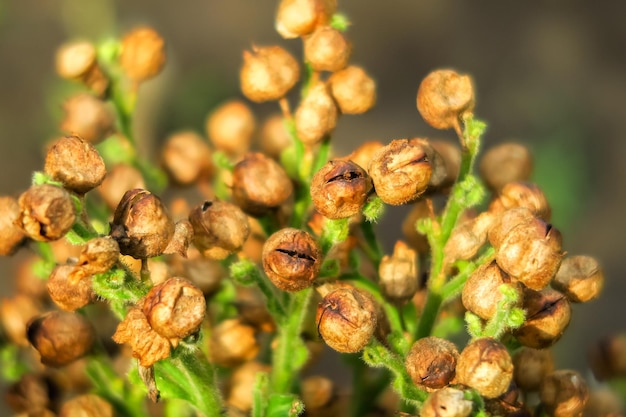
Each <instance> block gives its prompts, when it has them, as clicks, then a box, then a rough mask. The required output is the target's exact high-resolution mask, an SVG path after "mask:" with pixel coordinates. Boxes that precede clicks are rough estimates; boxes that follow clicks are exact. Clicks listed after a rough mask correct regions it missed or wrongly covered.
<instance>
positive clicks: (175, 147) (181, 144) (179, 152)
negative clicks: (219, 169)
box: [161, 131, 214, 185]
mask: <svg viewBox="0 0 626 417" xmlns="http://www.w3.org/2000/svg"><path fill="white" fill-rule="evenodd" d="M161 159H162V161H163V166H164V167H165V170H166V171H167V173H168V174H169V177H170V178H171V179H172V180H173V181H174V182H175V183H177V184H181V185H189V184H193V183H194V182H196V181H198V180H206V179H208V178H209V177H210V176H211V173H212V172H213V170H214V167H213V162H212V160H211V150H210V149H209V145H208V144H207V143H206V142H205V141H204V139H202V137H201V136H200V135H198V134H197V133H195V132H192V131H184V132H178V133H174V134H173V135H170V136H169V137H168V138H167V140H166V142H165V145H164V146H163V151H162V153H161Z"/></svg>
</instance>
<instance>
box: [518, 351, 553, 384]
mask: <svg viewBox="0 0 626 417" xmlns="http://www.w3.org/2000/svg"><path fill="white" fill-rule="evenodd" d="M552 371H554V360H553V358H552V353H551V352H550V350H549V349H532V348H528V347H522V348H521V349H519V350H518V351H517V352H515V354H514V355H513V379H514V380H515V384H517V386H518V387H519V388H520V389H522V390H523V391H526V392H534V391H538V390H539V386H540V385H541V381H543V380H544V378H545V377H546V375H548V374H550V373H551V372H552Z"/></svg>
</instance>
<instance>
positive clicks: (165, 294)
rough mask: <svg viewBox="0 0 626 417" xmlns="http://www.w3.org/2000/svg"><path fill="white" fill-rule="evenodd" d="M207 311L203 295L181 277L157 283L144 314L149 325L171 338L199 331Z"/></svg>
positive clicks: (144, 307) (180, 337)
mask: <svg viewBox="0 0 626 417" xmlns="http://www.w3.org/2000/svg"><path fill="white" fill-rule="evenodd" d="M205 313H206V301H205V300H204V294H202V291H200V289H199V288H197V287H196V286H194V285H193V284H192V283H191V282H189V281H187V280H185V279H182V278H170V279H168V280H167V281H165V282H162V283H161V284H159V285H155V286H154V287H152V289H151V290H150V292H149V293H148V294H147V295H146V298H145V301H144V303H143V314H145V316H146V318H147V319H148V323H150V327H152V328H153V329H154V330H155V331H156V332H157V333H159V334H160V335H161V336H164V337H166V338H168V339H183V338H185V337H187V336H189V335H192V334H194V333H197V332H198V331H199V330H200V326H201V325H202V321H203V320H204V315H205Z"/></svg>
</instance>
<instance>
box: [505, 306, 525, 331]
mask: <svg viewBox="0 0 626 417" xmlns="http://www.w3.org/2000/svg"><path fill="white" fill-rule="evenodd" d="M525 321H526V312H525V311H524V310H522V309H521V308H517V307H516V308H512V309H511V311H510V312H509V315H508V317H507V320H506V325H507V327H508V328H509V329H517V328H518V327H520V326H521V325H522V324H524V322H525Z"/></svg>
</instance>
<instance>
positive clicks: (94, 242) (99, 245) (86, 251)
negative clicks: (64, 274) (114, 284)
mask: <svg viewBox="0 0 626 417" xmlns="http://www.w3.org/2000/svg"><path fill="white" fill-rule="evenodd" d="M119 256H120V246H119V245H118V244H117V242H116V241H115V240H113V239H112V238H111V237H110V236H106V237H96V238H93V239H90V240H89V241H88V242H87V243H86V244H85V246H83V249H82V250H81V252H80V256H79V258H78V261H77V262H76V268H78V269H80V271H81V273H80V274H75V275H74V277H73V278H72V279H71V280H78V279H81V278H83V277H85V276H89V275H95V274H102V273H104V272H107V271H108V270H109V269H111V268H112V267H113V265H115V263H116V262H117V261H118V259H119Z"/></svg>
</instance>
